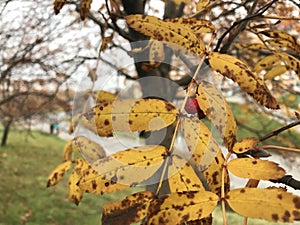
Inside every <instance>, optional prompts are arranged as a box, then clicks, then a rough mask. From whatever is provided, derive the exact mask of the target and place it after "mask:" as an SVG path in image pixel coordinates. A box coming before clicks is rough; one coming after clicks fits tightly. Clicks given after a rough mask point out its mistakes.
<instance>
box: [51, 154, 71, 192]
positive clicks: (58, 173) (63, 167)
mask: <svg viewBox="0 0 300 225" xmlns="http://www.w3.org/2000/svg"><path fill="white" fill-rule="evenodd" d="M71 165H72V162H71V161H70V160H69V161H66V162H63V163H61V164H59V165H58V166H57V167H56V168H55V169H54V170H53V171H52V173H51V174H50V175H49V177H48V182H47V187H50V186H54V185H56V184H57V183H58V182H59V181H60V180H61V179H62V178H63V176H64V175H65V172H66V171H68V170H69V169H70V168H71Z"/></svg>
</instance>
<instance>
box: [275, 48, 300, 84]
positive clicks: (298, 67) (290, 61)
mask: <svg viewBox="0 0 300 225" xmlns="http://www.w3.org/2000/svg"><path fill="white" fill-rule="evenodd" d="M275 54H276V55H277V56H278V57H279V58H280V59H281V60H282V61H283V62H284V63H285V64H286V66H288V68H289V69H290V70H293V71H295V73H296V74H297V75H298V77H299V79H300V60H299V59H297V58H295V57H294V56H291V55H289V54H286V53H284V52H276V53H275Z"/></svg>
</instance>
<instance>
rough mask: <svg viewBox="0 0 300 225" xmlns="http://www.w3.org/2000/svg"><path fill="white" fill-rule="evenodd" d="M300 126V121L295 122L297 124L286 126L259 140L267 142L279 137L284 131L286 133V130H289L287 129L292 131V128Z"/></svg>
mask: <svg viewBox="0 0 300 225" xmlns="http://www.w3.org/2000/svg"><path fill="white" fill-rule="evenodd" d="M299 124H300V120H298V121H295V122H293V123H290V124H288V125H286V126H284V127H281V128H279V129H277V130H274V131H272V132H271V133H269V134H267V135H265V136H263V137H261V138H260V139H259V140H260V141H261V142H262V141H265V140H267V139H269V138H271V137H273V136H277V135H278V134H280V133H281V132H283V131H285V130H287V129H290V128H292V127H295V126H297V125H299Z"/></svg>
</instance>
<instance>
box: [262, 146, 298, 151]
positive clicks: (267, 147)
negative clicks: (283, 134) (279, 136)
mask: <svg viewBox="0 0 300 225" xmlns="http://www.w3.org/2000/svg"><path fill="white" fill-rule="evenodd" d="M260 148H262V149H277V150H282V151H289V152H297V153H300V149H297V148H288V147H282V146H276V145H265V146H261V147H260Z"/></svg>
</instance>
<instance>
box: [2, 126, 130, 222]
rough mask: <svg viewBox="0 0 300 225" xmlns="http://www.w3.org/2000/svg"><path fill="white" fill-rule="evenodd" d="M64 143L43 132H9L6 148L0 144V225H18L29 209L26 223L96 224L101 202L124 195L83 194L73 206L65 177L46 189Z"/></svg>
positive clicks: (98, 220)
mask: <svg viewBox="0 0 300 225" xmlns="http://www.w3.org/2000/svg"><path fill="white" fill-rule="evenodd" d="M0 135H2V130H0ZM64 143H65V141H63V140H61V139H59V138H57V137H56V136H54V135H49V134H45V133H42V132H32V136H26V134H25V132H20V131H11V133H10V134H9V140H8V145H7V147H0V168H1V169H0V184H1V185H0V202H1V204H0V225H18V224H21V217H22V216H24V215H25V214H26V213H28V212H31V216H30V217H29V218H28V221H27V223H26V225H68V224H72V225H77V224H78V225H79V224H84V225H96V224H100V220H101V217H100V215H101V205H102V204H103V203H105V202H109V201H111V199H114V200H115V199H119V198H122V197H123V196H125V195H126V193H118V194H111V195H103V196H97V195H89V194H85V195H84V197H83V200H82V202H81V203H80V204H79V206H76V205H74V204H73V203H72V202H70V201H69V200H68V194H67V179H63V180H62V182H61V183H59V184H57V185H56V186H54V187H50V188H46V183H47V177H48V175H49V174H50V173H51V171H52V170H53V169H54V168H55V167H56V166H57V165H58V164H59V162H61V160H62V149H63V147H64ZM68 175H69V174H67V176H68ZM127 193H128V192H127ZM29 214H30V213H29Z"/></svg>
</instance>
